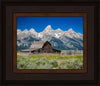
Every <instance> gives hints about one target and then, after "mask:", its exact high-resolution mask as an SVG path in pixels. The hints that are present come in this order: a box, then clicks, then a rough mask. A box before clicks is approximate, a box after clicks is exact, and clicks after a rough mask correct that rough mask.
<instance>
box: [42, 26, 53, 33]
mask: <svg viewBox="0 0 100 86" xmlns="http://www.w3.org/2000/svg"><path fill="white" fill-rule="evenodd" d="M44 31H45V32H49V31H53V29H52V27H51V25H48V26H47V27H46V28H45V29H44Z"/></svg>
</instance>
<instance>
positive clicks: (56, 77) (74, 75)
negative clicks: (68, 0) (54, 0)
mask: <svg viewBox="0 0 100 86" xmlns="http://www.w3.org/2000/svg"><path fill="white" fill-rule="evenodd" d="M97 8H98V5H97V3H96V2H94V3H63V2H62V3H48V2H45V3H42V4H41V3H39V2H29V3H26V2H25V3H20V2H18V3H14V2H13V3H11V2H9V3H8V2H6V3H5V2H2V10H3V11H2V12H3V13H2V16H3V17H2V18H3V20H2V22H3V23H2V24H3V27H2V28H3V39H4V40H3V41H2V42H3V58H2V62H3V63H2V64H3V66H2V67H3V80H2V81H3V83H9V84H11V83H14V84H15V83H16V84H18V83H20V84H37V83H40V84H42V83H50V82H52V84H57V83H58V84H95V83H97V79H98V78H97V74H98V71H97V58H98V39H97V36H98V29H95V28H98V27H97V24H98V23H97V22H98V21H97V17H98V15H97ZM23 77H24V78H23Z"/></svg>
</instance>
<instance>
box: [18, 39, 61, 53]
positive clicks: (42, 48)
mask: <svg viewBox="0 0 100 86" xmlns="http://www.w3.org/2000/svg"><path fill="white" fill-rule="evenodd" d="M60 52H61V51H60V50H57V49H53V48H52V45H51V43H50V42H48V41H46V42H43V41H39V42H33V43H32V45H31V46H30V48H29V49H25V50H22V51H20V55H30V54H39V53H60Z"/></svg>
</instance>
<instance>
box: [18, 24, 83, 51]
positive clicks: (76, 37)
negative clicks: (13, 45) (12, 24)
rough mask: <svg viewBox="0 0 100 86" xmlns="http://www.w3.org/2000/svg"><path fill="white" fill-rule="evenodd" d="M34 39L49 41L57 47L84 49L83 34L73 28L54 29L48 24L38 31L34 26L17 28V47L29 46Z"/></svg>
mask: <svg viewBox="0 0 100 86" xmlns="http://www.w3.org/2000/svg"><path fill="white" fill-rule="evenodd" d="M34 41H49V42H50V43H51V44H52V46H53V47H54V48H56V49H62V50H68V49H83V34H81V33H76V32H75V31H74V30H73V29H72V28H70V29H69V30H68V31H62V30H61V29H60V28H58V29H56V30H53V28H52V27H51V25H48V26H47V27H46V28H45V29H44V30H43V31H42V32H40V33H37V32H36V31H35V29H34V28H31V29H30V30H27V29H25V30H24V31H21V30H20V29H17V47H18V48H20V47H22V49H24V47H25V48H29V46H30V45H31V43H32V42H34Z"/></svg>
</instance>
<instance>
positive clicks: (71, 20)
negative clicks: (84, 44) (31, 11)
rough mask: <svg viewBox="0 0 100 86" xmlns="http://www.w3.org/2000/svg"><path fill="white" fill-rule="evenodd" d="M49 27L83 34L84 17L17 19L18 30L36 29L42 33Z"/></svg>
mask: <svg viewBox="0 0 100 86" xmlns="http://www.w3.org/2000/svg"><path fill="white" fill-rule="evenodd" d="M48 25H51V27H52V28H53V29H54V30H56V29H57V28H60V29H61V30H63V31H67V30H68V29H70V28H72V29H73V30H74V31H75V32H79V33H82V34H83V17H17V29H21V30H22V31H23V30H25V29H28V30H29V29H31V28H34V29H35V30H36V32H42V31H43V30H44V29H45V28H46V26H48Z"/></svg>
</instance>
